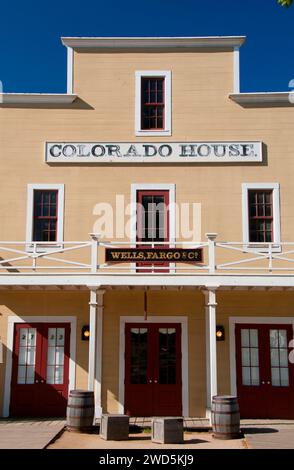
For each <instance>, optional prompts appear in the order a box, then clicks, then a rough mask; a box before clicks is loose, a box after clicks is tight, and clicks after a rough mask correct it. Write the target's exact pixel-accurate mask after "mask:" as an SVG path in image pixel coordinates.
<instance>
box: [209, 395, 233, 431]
mask: <svg viewBox="0 0 294 470" xmlns="http://www.w3.org/2000/svg"><path fill="white" fill-rule="evenodd" d="M211 424H212V431H213V437H215V438H217V439H236V438H238V437H240V411H239V404H238V399H237V397H232V396H228V395H224V396H215V397H212V404H211Z"/></svg>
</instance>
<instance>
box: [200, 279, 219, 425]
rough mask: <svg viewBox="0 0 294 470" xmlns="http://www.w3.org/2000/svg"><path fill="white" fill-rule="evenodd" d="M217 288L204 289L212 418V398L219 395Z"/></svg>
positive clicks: (209, 395)
mask: <svg viewBox="0 0 294 470" xmlns="http://www.w3.org/2000/svg"><path fill="white" fill-rule="evenodd" d="M216 289H217V288H216V287H209V288H207V289H205V290H204V291H203V293H204V296H205V324H206V391H207V395H206V409H207V417H208V418H211V399H212V397H213V396H214V395H217V354H216V307H217V303H216Z"/></svg>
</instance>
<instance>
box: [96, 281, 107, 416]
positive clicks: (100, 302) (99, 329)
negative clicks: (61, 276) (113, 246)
mask: <svg viewBox="0 0 294 470" xmlns="http://www.w3.org/2000/svg"><path fill="white" fill-rule="evenodd" d="M104 293H105V290H102V289H99V290H98V291H97V323H96V374H95V384H94V387H95V418H100V417H101V415H102V398H101V393H102V352H103V350H102V344H103V309H104Z"/></svg>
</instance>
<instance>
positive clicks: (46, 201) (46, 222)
mask: <svg viewBox="0 0 294 470" xmlns="http://www.w3.org/2000/svg"><path fill="white" fill-rule="evenodd" d="M57 204H58V191H57V190H46V189H37V190H35V191H34V236H33V241H37V242H55V241H56V240H57V222H58V214H57V209H58V207H57Z"/></svg>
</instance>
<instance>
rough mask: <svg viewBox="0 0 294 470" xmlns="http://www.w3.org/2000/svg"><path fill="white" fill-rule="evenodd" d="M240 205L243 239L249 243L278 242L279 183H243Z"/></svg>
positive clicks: (279, 239) (279, 236)
mask: <svg viewBox="0 0 294 470" xmlns="http://www.w3.org/2000/svg"><path fill="white" fill-rule="evenodd" d="M242 205H243V241H244V242H245V243H249V244H250V243H252V244H254V243H260V244H262V243H265V244H266V243H275V244H279V243H280V241H281V235H280V195H279V184H278V183H244V184H243V185H242ZM258 247H260V248H262V245H257V248H258ZM277 248H278V247H277Z"/></svg>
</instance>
